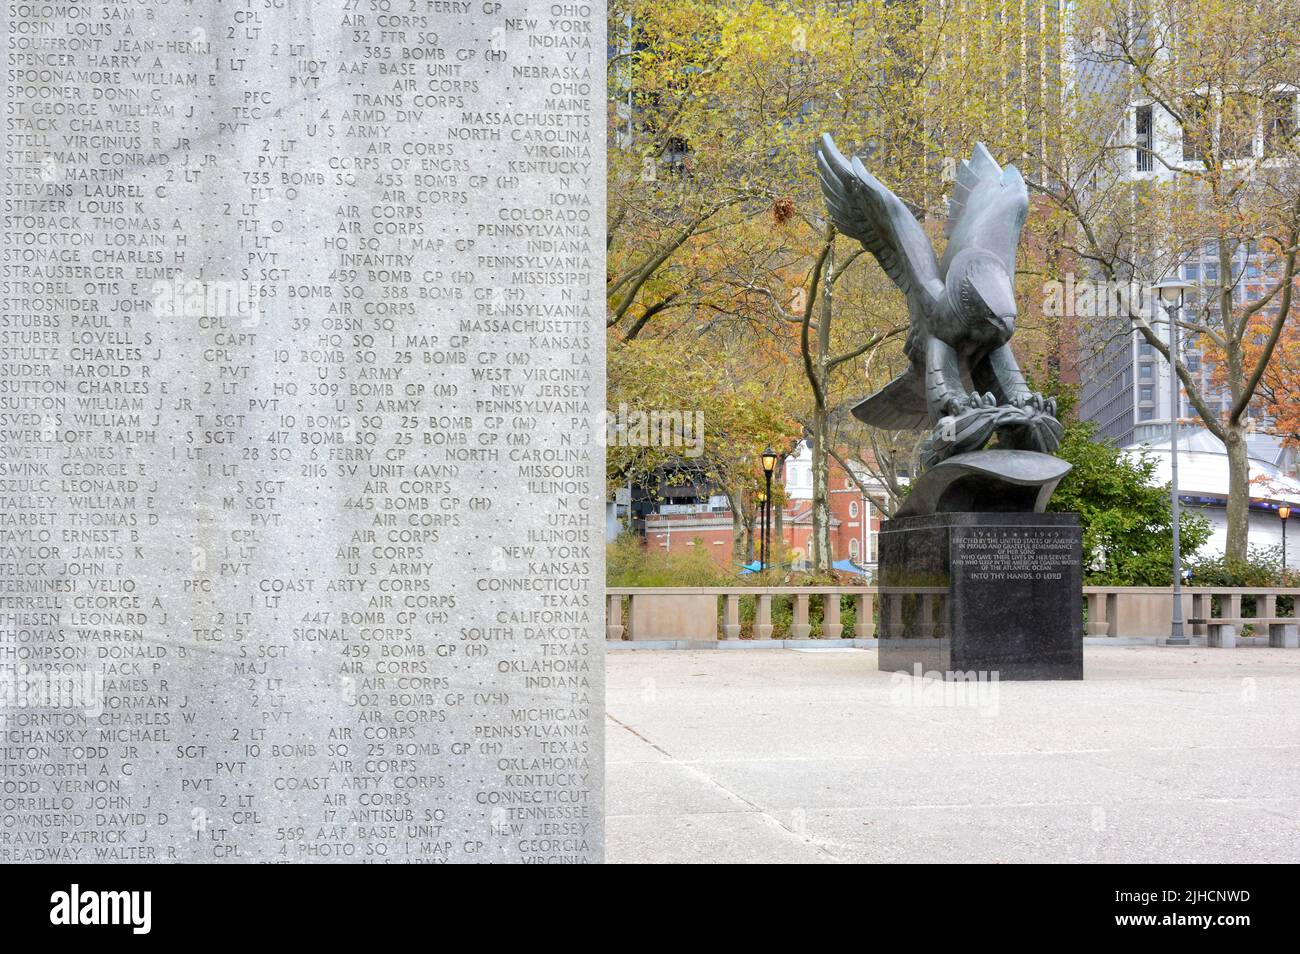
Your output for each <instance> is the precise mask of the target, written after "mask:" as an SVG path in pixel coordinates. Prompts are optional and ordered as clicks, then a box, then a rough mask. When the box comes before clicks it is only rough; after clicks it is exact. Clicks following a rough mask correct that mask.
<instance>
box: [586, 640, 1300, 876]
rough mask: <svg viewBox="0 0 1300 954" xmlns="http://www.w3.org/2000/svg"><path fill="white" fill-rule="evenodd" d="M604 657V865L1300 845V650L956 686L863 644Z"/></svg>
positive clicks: (1134, 661) (1263, 855)
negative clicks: (882, 661) (1074, 677)
mask: <svg viewBox="0 0 1300 954" xmlns="http://www.w3.org/2000/svg"><path fill="white" fill-rule="evenodd" d="M606 666H607V680H608V694H607V701H606V712H607V718H606V739H607V743H606V748H607V766H608V775H607V803H606V804H607V812H608V820H607V860H608V861H609V862H614V863H617V862H810V863H835V862H863V861H870V862H891V861H927V862H1052V861H1062V862H1065V861H1069V862H1259V861H1270V862H1295V861H1300V651H1297V650H1293V649H1292V650H1287V649H1268V648H1238V649H1233V650H1224V649H1203V648H1193V649H1173V648H1164V647H1158V646H1134V647H1096V646H1089V647H1088V648H1087V649H1086V650H1085V672H1086V678H1085V680H1084V681H1082V682H1019V683H1017V682H1004V683H997V684H992V683H985V684H984V685H982V686H981V685H970V684H967V685H963V686H950V687H943V686H939V685H936V684H935V683H934V682H932V681H927V680H925V679H917V678H914V677H912V676H896V675H894V674H891V673H882V672H879V671H878V670H877V669H876V654H875V651H874V650H868V649H832V650H810V651H799V650H784V649H782V650H753V651H730V652H722V651H716V650H714V651H705V652H683V651H663V652H660V651H645V652H628V653H612V654H610V655H609V656H608V659H607V664H606ZM945 689H946V690H947V691H946V693H945Z"/></svg>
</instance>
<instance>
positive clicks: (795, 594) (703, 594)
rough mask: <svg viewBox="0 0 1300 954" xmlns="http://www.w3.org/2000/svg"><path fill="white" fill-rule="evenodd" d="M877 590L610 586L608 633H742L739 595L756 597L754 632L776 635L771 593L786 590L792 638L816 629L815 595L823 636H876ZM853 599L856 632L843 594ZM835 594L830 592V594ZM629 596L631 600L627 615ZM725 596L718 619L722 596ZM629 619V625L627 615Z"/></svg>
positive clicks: (635, 636)
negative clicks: (849, 625) (847, 621)
mask: <svg viewBox="0 0 1300 954" xmlns="http://www.w3.org/2000/svg"><path fill="white" fill-rule="evenodd" d="M875 595H876V588H875V587H873V586H735V587H726V586H700V587H696V586H665V587H610V588H608V589H607V590H606V597H605V603H606V606H605V637H606V639H616V640H617V639H624V638H626V639H632V640H647V639H659V640H662V639H673V640H682V639H686V640H710V639H712V640H716V639H719V638H721V639H724V640H730V639H739V638H740V631H741V621H740V601H741V600H742V599H744V598H745V597H751V598H753V599H754V600H756V601H757V602H756V605H755V610H754V632H753V635H754V638H755V639H771V638H772V633H773V628H774V627H773V624H772V598H773V597H776V596H787V597H790V599H791V601H792V610H793V621H792V623H791V626H790V633H789V637H790V638H791V639H807V638H808V637H809V636H810V635H811V634H812V624H811V622H810V619H811V610H812V601H813V600H817V601H818V604H819V605H820V608H821V611H822V627H821V635H822V638H824V639H841V638H844V637H846V636H847V637H849V638H853V639H872V638H874V637H875V632H876V625H875ZM843 596H850V597H852V598H853V600H854V619H855V622H854V626H853V632H852V633H849V634H846V633H845V632H844V624H843V622H841V619H840V598H841V597H843ZM828 597H830V598H828ZM624 600H626V601H627V602H628V612H627V615H626V617H625V616H624V613H623V603H624ZM719 600H721V601H722V614H721V617H720V618H721V624H720V625H719V614H718V601H719ZM625 618H626V619H627V624H626V625H624V619H625Z"/></svg>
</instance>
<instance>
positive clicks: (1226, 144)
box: [1219, 95, 1259, 159]
mask: <svg viewBox="0 0 1300 954" xmlns="http://www.w3.org/2000/svg"><path fill="white" fill-rule="evenodd" d="M1219 123H1220V125H1221V127H1222V128H1221V129H1220V130H1219V140H1220V151H1221V152H1222V153H1223V158H1224V159H1249V158H1251V157H1252V156H1254V155H1255V130H1256V128H1257V126H1258V123H1259V113H1258V112H1257V111H1256V109H1255V105H1254V102H1253V101H1252V100H1251V99H1250V98H1249V97H1246V96H1240V95H1237V96H1225V97H1224V98H1223V109H1222V110H1221V112H1220V116H1219Z"/></svg>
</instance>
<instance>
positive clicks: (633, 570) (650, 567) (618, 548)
mask: <svg viewBox="0 0 1300 954" xmlns="http://www.w3.org/2000/svg"><path fill="white" fill-rule="evenodd" d="M734 582H735V580H734V578H733V577H731V576H730V575H728V573H727V571H726V570H725V569H724V568H723V567H721V566H719V565H718V563H717V561H716V560H714V559H713V554H711V553H710V552H709V550H708V547H707V546H705V545H704V543H703V542H701V541H699V540H698V539H697V540H696V542H695V546H692V547H690V548H688V549H686V550H680V551H678V552H676V553H665V552H664V551H663V550H659V549H655V548H653V547H647V546H646V545H645V544H644V543H643V541H642V540H641V538H640V537H638V536H636V535H635V534H632V533H623V534H620V535H619V537H618V539H617V540H615V541H614V542H613V543H611V544H609V545H608V546H607V547H606V548H605V583H606V585H608V586H723V585H726V584H729V583H734Z"/></svg>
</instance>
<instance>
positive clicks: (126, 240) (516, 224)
mask: <svg viewBox="0 0 1300 954" xmlns="http://www.w3.org/2000/svg"><path fill="white" fill-rule="evenodd" d="M2 8H3V18H4V19H3V34H4V42H5V47H4V58H5V75H4V83H5V109H4V127H5V141H4V157H5V162H4V175H5V184H4V210H3V214H4V236H3V251H2V252H0V268H2V269H3V275H2V276H0V290H2V295H3V300H4V301H3V317H2V318H0V364H2V365H3V367H2V368H0V727H2V732H3V735H2V737H0V862H7V863H14V862H19V863H21V862H47V861H71V862H123V861H129V862H169V861H177V862H217V861H222V862H421V863H433V862H468V861H524V862H541V863H553V862H586V861H598V860H600V858H601V852H602V820H601V812H602V802H603V795H602V761H603V753H602V736H601V721H600V720H601V703H602V695H603V685H602V657H601V653H602V647H603V639H602V638H601V636H602V627H601V620H600V613H601V603H602V601H601V599H600V581H601V580H602V579H603V567H602V565H601V560H602V551H603V526H604V519H603V504H602V501H603V467H602V456H601V448H600V445H599V443H598V441H597V439H596V435H597V428H598V421H599V415H600V414H601V412H602V409H603V355H604V345H603V335H604V326H603V304H602V303H603V297H602V290H603V277H604V276H603V265H604V262H603V253H602V249H603V243H602V234H603V226H604V198H603V197H604V186H603V182H604V166H603V164H604V159H603V153H604V87H603V83H604V60H605V45H604V15H605V14H604V8H603V5H600V4H593V3H551V2H546V0H471V2H460V0H310V2H308V0H236V2H220V3H218V2H215V0H214V2H182V0H149V2H141V0H121V2H111V0H95V2H86V3H73V2H48V3H47V2H12V0H4V2H3V5H2Z"/></svg>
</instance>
